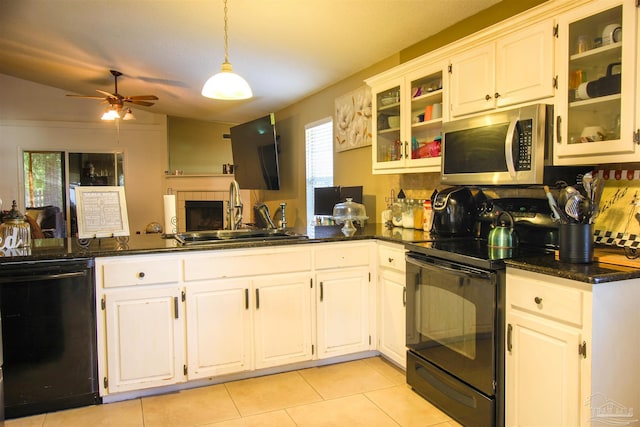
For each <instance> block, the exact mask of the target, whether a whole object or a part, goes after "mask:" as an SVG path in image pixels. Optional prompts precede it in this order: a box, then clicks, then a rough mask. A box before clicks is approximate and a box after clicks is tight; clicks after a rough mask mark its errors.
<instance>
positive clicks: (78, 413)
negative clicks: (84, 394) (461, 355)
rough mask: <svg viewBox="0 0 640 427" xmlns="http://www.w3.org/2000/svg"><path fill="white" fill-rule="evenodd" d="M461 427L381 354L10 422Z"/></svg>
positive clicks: (97, 426)
mask: <svg viewBox="0 0 640 427" xmlns="http://www.w3.org/2000/svg"><path fill="white" fill-rule="evenodd" d="M54 426H64V427H76V426H77V427H84V426H89V427H111V426H113V427H129V426H130V427H165V426H166V427H169V426H170V427H191V426H207V427H249V426H274V427H288V426H292V427H295V426H305V427H306V426H349V427H351V426H367V427H374V426H417V427H427V426H438V427H453V426H459V424H457V423H456V422H454V421H452V420H451V419H450V418H449V417H448V416H446V415H445V414H443V413H442V412H440V411H439V410H438V409H437V408H435V407H434V406H433V405H431V404H430V403H429V402H427V401H426V400H424V399H423V398H421V397H420V396H418V395H417V394H415V393H414V392H413V391H412V390H411V388H410V387H409V386H407V384H406V382H405V378H404V373H403V372H402V371H401V370H399V369H397V368H396V367H394V366H393V365H391V364H389V363H388V362H386V361H385V360H383V359H382V358H380V357H373V358H369V359H363V360H357V361H352V362H344V363H339V364H335V365H328V366H322V367H317V368H309V369H302V370H298V371H292V372H286V373H282V374H275V375H269V376H264V377H258V378H251V379H246V380H240V381H234V382H229V383H225V384H217V385H213V386H208V387H201V388H195V389H189V390H183V391H180V392H176V393H169V394H164V395H160V396H152V397H143V398H139V399H133V400H128V401H125V402H116V403H109V404H104V405H96V406H88V407H84V408H78V409H69V410H65V411H59V412H51V413H48V414H41V415H34V416H31V417H25V418H19V419H13V420H8V421H7V422H6V427H54Z"/></svg>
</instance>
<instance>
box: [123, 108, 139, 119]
mask: <svg viewBox="0 0 640 427" xmlns="http://www.w3.org/2000/svg"><path fill="white" fill-rule="evenodd" d="M135 119H136V116H134V115H133V111H131V108H127V112H126V113H124V116H123V117H122V120H135Z"/></svg>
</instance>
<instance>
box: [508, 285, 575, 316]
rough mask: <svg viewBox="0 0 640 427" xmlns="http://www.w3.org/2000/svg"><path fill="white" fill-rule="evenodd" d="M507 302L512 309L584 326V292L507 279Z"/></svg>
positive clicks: (559, 286)
mask: <svg viewBox="0 0 640 427" xmlns="http://www.w3.org/2000/svg"><path fill="white" fill-rule="evenodd" d="M507 300H508V301H509V304H510V305H511V307H512V308H515V309H520V310H525V311H528V312H531V313H536V314H539V315H543V316H545V317H548V318H550V319H554V320H559V321H562V322H567V323H571V324H574V325H576V326H582V315H583V310H584V300H583V292H582V291H580V290H578V289H573V288H567V287H564V286H562V285H553V284H547V283H544V282H542V281H537V280H527V281H521V280H518V281H514V282H513V283H512V282H511V281H509V279H508V278H507Z"/></svg>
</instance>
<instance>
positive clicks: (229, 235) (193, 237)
mask: <svg viewBox="0 0 640 427" xmlns="http://www.w3.org/2000/svg"><path fill="white" fill-rule="evenodd" d="M307 238H308V237H307V236H306V235H304V234H297V233H294V232H292V231H287V230H279V229H270V228H261V229H244V228H242V229H239V230H206V231H188V232H186V233H178V234H176V235H175V239H176V240H177V241H178V242H179V243H180V244H181V245H204V244H211V243H229V242H233V241H243V242H246V241H267V240H301V239H307Z"/></svg>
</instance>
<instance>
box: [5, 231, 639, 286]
mask: <svg viewBox="0 0 640 427" xmlns="http://www.w3.org/2000/svg"><path fill="white" fill-rule="evenodd" d="M290 231H292V232H294V233H297V234H302V235H306V236H308V238H306V239H294V240H259V241H242V240H236V241H230V242H228V243H227V242H224V243H211V244H205V245H192V246H181V245H180V244H179V243H178V242H177V241H176V240H175V239H173V238H163V237H162V235H160V234H139V235H133V236H130V238H129V241H128V242H126V243H124V244H120V243H119V242H118V241H116V239H113V238H104V239H94V240H91V241H90V243H89V246H88V247H83V246H81V245H79V244H78V240H77V239H75V238H67V239H36V240H34V241H33V244H32V246H31V247H30V248H24V249H14V250H5V251H1V250H0V266H1V265H2V264H5V263H14V262H33V261H43V260H56V259H70V258H87V257H104V256H122V255H141V254H155V253H170V252H174V253H175V252H184V251H202V250H225V249H242V248H255V247H269V246H280V245H296V244H314V243H321V242H344V241H358V240H367V239H378V240H382V241H388V242H393V243H399V244H406V243H417V242H421V241H426V240H430V239H431V236H430V234H429V233H428V232H424V231H422V230H413V229H402V228H393V229H389V228H386V227H385V226H384V225H383V224H367V225H365V226H364V227H358V229H357V231H356V233H355V234H354V235H353V236H345V235H344V234H343V233H342V231H341V227H340V226H310V227H307V228H298V229H295V228H294V229H290ZM504 262H505V264H506V265H507V266H509V267H513V268H519V269H523V270H528V271H533V272H537V273H542V274H548V275H551V276H556V277H562V278H566V279H570V280H577V281H580V282H586V283H593V284H597V283H606V282H613V281H618V280H626V279H635V278H640V269H637V268H633V267H623V266H616V265H612V264H603V263H597V262H594V263H591V264H570V263H564V262H560V261H556V260H555V259H554V256H553V255H552V254H550V255H543V256H533V257H526V258H518V259H505V260H504Z"/></svg>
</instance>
